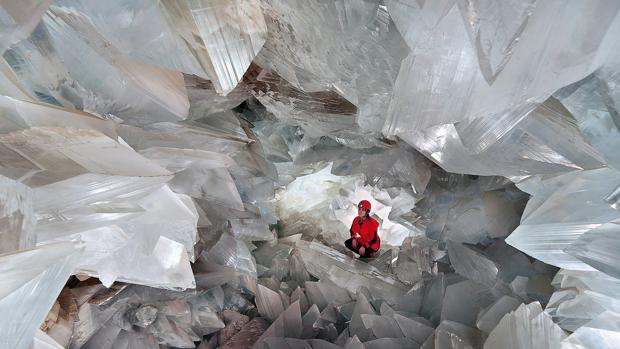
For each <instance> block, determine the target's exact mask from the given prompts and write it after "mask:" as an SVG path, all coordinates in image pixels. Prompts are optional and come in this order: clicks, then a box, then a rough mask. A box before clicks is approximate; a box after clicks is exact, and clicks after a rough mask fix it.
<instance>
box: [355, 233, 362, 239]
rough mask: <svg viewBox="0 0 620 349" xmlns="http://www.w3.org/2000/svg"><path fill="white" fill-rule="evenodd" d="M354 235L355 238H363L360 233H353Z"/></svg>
mask: <svg viewBox="0 0 620 349" xmlns="http://www.w3.org/2000/svg"><path fill="white" fill-rule="evenodd" d="M353 237H354V238H355V239H359V238H361V237H362V236H361V235H360V234H359V233H355V235H353Z"/></svg>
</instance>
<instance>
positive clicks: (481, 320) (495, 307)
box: [476, 296, 521, 333]
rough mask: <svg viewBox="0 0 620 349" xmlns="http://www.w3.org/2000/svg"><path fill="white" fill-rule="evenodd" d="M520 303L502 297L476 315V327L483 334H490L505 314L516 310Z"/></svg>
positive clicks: (507, 297) (508, 297) (510, 298)
mask: <svg viewBox="0 0 620 349" xmlns="http://www.w3.org/2000/svg"><path fill="white" fill-rule="evenodd" d="M520 304H521V303H520V302H519V301H518V300H517V299H515V298H513V297H510V296H503V297H502V298H500V299H498V300H497V301H496V302H495V303H493V304H492V305H490V306H489V307H488V308H487V309H484V310H483V311H481V312H480V313H479V314H478V319H477V320H476V327H478V328H479V329H480V330H481V331H482V332H484V333H490V332H491V331H492V330H493V329H494V328H495V326H497V324H498V323H499V321H500V320H501V319H502V318H503V317H504V315H506V314H507V313H509V312H511V311H513V310H515V309H517V307H518V306H519V305H520Z"/></svg>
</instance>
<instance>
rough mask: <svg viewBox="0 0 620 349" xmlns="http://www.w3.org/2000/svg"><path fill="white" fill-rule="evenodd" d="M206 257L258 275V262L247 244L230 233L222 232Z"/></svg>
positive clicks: (214, 261) (211, 260)
mask: <svg viewBox="0 0 620 349" xmlns="http://www.w3.org/2000/svg"><path fill="white" fill-rule="evenodd" d="M206 258H207V260H208V261H210V262H213V263H217V264H219V265H224V266H228V267H232V268H235V269H237V270H239V271H242V272H246V273H249V274H251V275H256V263H255V262H254V258H253V257H252V255H251V254H250V250H249V249H248V247H247V245H246V244H245V242H243V241H241V240H237V239H235V238H234V237H232V236H231V235H229V234H226V233H225V234H222V236H221V237H220V239H219V240H218V242H217V243H216V244H215V246H213V247H212V248H211V249H210V250H209V251H208V252H207V253H206Z"/></svg>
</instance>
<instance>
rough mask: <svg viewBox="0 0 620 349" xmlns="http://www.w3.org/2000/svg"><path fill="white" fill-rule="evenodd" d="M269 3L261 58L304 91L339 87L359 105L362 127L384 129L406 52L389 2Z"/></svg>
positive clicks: (359, 121) (359, 119) (375, 129)
mask: <svg viewBox="0 0 620 349" xmlns="http://www.w3.org/2000/svg"><path fill="white" fill-rule="evenodd" d="M265 5H266V9H265V19H266V23H267V28H268V35H269V36H268V38H267V41H266V42H265V45H264V47H263V50H261V52H260V53H259V55H258V56H257V60H256V61H257V63H258V64H259V65H260V66H262V67H265V68H269V69H271V70H274V71H275V72H277V73H278V75H280V76H281V77H283V78H284V79H285V80H286V81H289V82H290V83H291V84H293V85H294V86H295V87H297V88H301V89H302V90H304V91H308V92H314V91H322V90H328V89H329V90H335V91H336V92H338V94H340V95H342V96H343V97H344V98H346V99H347V100H348V101H350V102H351V103H353V104H354V105H357V106H358V110H359V113H358V115H357V121H358V122H357V123H358V125H359V126H360V128H362V129H363V130H368V131H373V132H377V131H379V130H380V129H381V125H382V124H383V121H384V119H385V116H384V115H385V108H386V106H387V103H388V102H389V96H390V94H391V92H392V87H393V82H394V79H395V77H396V74H397V72H398V67H399V65H400V61H401V59H402V58H403V57H404V56H405V55H406V45H405V43H404V42H403V40H402V38H401V36H400V35H399V34H398V31H397V30H396V28H394V25H393V23H391V21H390V18H389V15H388V13H387V11H386V9H385V7H384V6H380V4H378V3H373V2H367V1H355V2H347V1H342V0H338V1H333V2H329V3H321V4H312V3H308V2H306V1H301V0H295V1H281V0H277V1H270V2H269V3H267V4H265ZM323 37H331V38H332V40H328V41H325V40H322V39H321V38H323ZM352 77H354V78H352ZM312 123H313V121H309V122H308V124H312ZM355 133H358V132H355ZM358 134H359V133H358ZM362 141H372V140H362Z"/></svg>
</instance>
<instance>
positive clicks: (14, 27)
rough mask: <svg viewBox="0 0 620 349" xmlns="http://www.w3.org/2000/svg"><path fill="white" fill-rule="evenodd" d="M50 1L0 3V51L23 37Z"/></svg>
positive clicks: (27, 33)
mask: <svg viewBox="0 0 620 349" xmlns="http://www.w3.org/2000/svg"><path fill="white" fill-rule="evenodd" d="M51 3H52V1H49V0H47V1H31V0H26V1H21V2H19V3H13V2H11V1H2V3H0V13H1V14H0V33H2V34H0V42H1V44H0V53H4V50H5V49H6V48H7V47H9V46H10V45H12V44H14V43H16V42H18V41H20V40H22V39H25V38H27V37H28V35H29V34H30V32H32V30H33V29H34V28H35V27H36V25H37V24H38V23H39V21H40V20H41V17H42V16H43V14H44V13H45V11H47V8H48V7H49V6H50V4H51Z"/></svg>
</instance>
